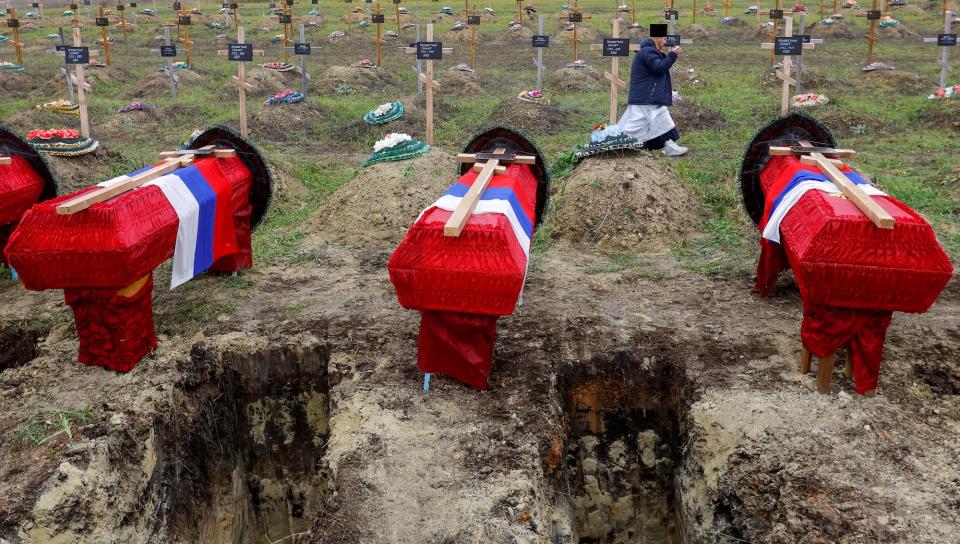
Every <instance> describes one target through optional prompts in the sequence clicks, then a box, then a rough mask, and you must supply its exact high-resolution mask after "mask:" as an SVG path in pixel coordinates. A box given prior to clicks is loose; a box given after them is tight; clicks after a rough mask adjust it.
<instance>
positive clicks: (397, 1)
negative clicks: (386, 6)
mask: <svg viewBox="0 0 960 544" xmlns="http://www.w3.org/2000/svg"><path fill="white" fill-rule="evenodd" d="M393 6H394V9H396V11H397V38H399V37H400V0H393ZM417 39H418V40H419V39H420V38H417Z"/></svg>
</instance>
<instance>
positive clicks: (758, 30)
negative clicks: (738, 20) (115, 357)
mask: <svg viewBox="0 0 960 544" xmlns="http://www.w3.org/2000/svg"><path fill="white" fill-rule="evenodd" d="M741 32H742V34H743V35H744V36H746V37H748V38H755V39H764V40H765V39H768V38H770V32H772V30H771V29H769V28H768V27H765V26H763V25H760V26H757V25H751V26H750V28H748V29H746V30H742V31H741Z"/></svg>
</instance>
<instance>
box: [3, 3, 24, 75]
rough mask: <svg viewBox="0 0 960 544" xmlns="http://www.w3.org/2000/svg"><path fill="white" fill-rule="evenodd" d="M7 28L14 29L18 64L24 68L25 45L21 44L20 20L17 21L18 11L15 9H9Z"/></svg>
mask: <svg viewBox="0 0 960 544" xmlns="http://www.w3.org/2000/svg"><path fill="white" fill-rule="evenodd" d="M7 27H8V28H11V29H13V43H12V44H10V45H12V46H13V48H14V50H15V51H16V53H17V64H19V65H20V66H23V51H22V50H21V48H22V47H23V43H21V42H20V19H17V10H16V9H14V8H13V7H8V8H7Z"/></svg>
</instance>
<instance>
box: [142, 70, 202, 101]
mask: <svg viewBox="0 0 960 544" xmlns="http://www.w3.org/2000/svg"><path fill="white" fill-rule="evenodd" d="M176 75H177V76H178V77H179V78H180V79H179V81H178V82H177V89H178V90H179V89H180V88H181V87H189V86H190V84H191V83H196V82H199V81H203V76H202V75H200V74H198V73H197V72H194V71H193V70H177V71H176ZM169 94H170V76H169V75H167V73H166V72H155V73H153V74H150V75H149V76H147V77H145V78H143V79H141V80H140V81H139V82H138V83H137V84H136V85H135V86H134V87H133V89H131V90H130V91H128V92H127V93H125V96H126V97H128V98H144V97H147V96H153V97H156V96H163V95H169Z"/></svg>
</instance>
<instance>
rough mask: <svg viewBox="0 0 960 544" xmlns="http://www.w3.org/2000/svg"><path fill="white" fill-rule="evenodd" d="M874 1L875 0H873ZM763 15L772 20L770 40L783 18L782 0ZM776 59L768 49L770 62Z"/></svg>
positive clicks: (776, 33) (769, 33) (758, 11)
mask: <svg viewBox="0 0 960 544" xmlns="http://www.w3.org/2000/svg"><path fill="white" fill-rule="evenodd" d="M874 1H876V0H874ZM760 13H761V12H760V10H759V9H758V10H757V20H759V16H760ZM763 14H764V15H769V16H770V20H771V21H773V30H772V31H771V32H768V33H767V37H768V38H769V39H770V41H774V40H776V38H777V36H778V35H779V33H780V21H782V20H783V2H782V0H777V5H776V7H774V8H773V9H771V10H767V11H764V12H763ZM776 59H777V54H776V52H775V51H770V64H773V63H774V62H775V61H776Z"/></svg>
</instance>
